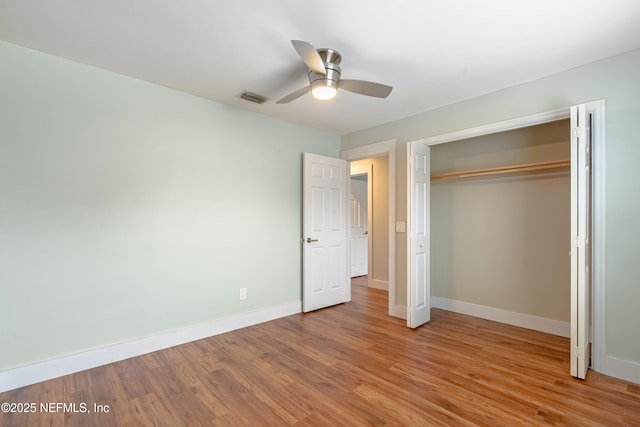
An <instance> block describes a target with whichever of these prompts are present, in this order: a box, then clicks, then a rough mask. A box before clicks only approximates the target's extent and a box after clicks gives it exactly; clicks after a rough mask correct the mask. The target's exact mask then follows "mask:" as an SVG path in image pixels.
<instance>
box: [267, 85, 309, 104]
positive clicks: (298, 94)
mask: <svg viewBox="0 0 640 427" xmlns="http://www.w3.org/2000/svg"><path fill="white" fill-rule="evenodd" d="M309 91H311V86H307V87H303V88H302V89H298V90H297V91H295V92H293V93H290V94H289V95H287V96H285V97H284V98H282V99H280V100H278V101H277V102H276V104H286V103H287V102H291V101H293V100H294V99H298V98H300V97H301V96H302V95H304V94H306V93H309Z"/></svg>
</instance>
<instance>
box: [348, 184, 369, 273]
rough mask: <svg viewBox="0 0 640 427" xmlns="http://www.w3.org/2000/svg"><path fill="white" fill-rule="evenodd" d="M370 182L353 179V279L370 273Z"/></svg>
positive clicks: (351, 230) (351, 243)
mask: <svg viewBox="0 0 640 427" xmlns="http://www.w3.org/2000/svg"><path fill="white" fill-rule="evenodd" d="M368 187H369V185H368V182H367V181H361V180H357V179H353V178H352V179H351V190H350V195H349V213H350V221H349V240H350V247H351V277H358V276H365V275H367V274H368V272H369V257H368V252H369V231H368V230H369V228H370V227H369V225H368V222H367V218H368V208H367V207H368V201H367V198H368V194H367V193H368Z"/></svg>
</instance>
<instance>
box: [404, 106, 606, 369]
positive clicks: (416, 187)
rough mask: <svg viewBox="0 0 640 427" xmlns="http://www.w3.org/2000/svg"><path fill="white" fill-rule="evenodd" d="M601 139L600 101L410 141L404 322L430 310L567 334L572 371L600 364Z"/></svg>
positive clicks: (424, 318)
mask: <svg viewBox="0 0 640 427" xmlns="http://www.w3.org/2000/svg"><path fill="white" fill-rule="evenodd" d="M568 118H570V121H569V120H567V119H568ZM554 128H555V131H554ZM554 132H559V133H554ZM530 134H540V135H542V137H541V139H540V140H536V139H535V138H534V139H531V138H530ZM545 135H547V136H545ZM553 135H561V136H562V138H558V137H557V136H553ZM505 136H509V141H507V140H503V139H504V137H505ZM528 140H529V142H526V141H528ZM482 141H485V142H484V143H482ZM536 141H539V142H536ZM445 143H447V144H445ZM449 143H450V144H449ZM567 143H568V144H567ZM604 144H605V138H604V101H603V100H601V101H595V102H590V103H587V104H581V105H578V106H574V107H571V108H566V109H561V110H556V111H551V112H546V113H540V114H536V115H532V116H527V117H522V118H518V119H512V120H507V121H504V122H498V123H494V124H490V125H485V126H480V127H477V128H472V129H465V130H462V131H456V132H452V133H449V134H444V135H439V136H435V137H430V138H425V139H422V140H418V141H412V142H409V143H408V144H407V170H408V173H407V182H408V185H407V201H408V203H407V231H408V239H407V240H408V241H407V255H408V256H407V277H408V280H407V296H408V301H407V302H408V304H407V305H408V307H407V325H408V326H409V327H413V328H415V327H418V326H420V325H421V324H423V323H426V322H428V321H429V319H430V308H431V307H438V308H443V309H446V310H451V311H457V312H460V313H463V314H469V315H472V316H477V317H482V318H486V319H489V320H495V321H498V322H503V323H508V324H512V325H516V326H521V327H525V328H530V329H536V330H541V331H544V332H548V333H552V334H556V335H562V336H570V338H571V339H570V341H571V349H570V354H571V373H572V375H574V376H577V377H578V378H584V376H585V375H586V370H587V368H588V366H589V357H590V356H592V367H593V369H594V370H599V367H600V361H601V360H602V358H603V357H604V354H605V352H604V304H603V297H604V274H603V273H604V243H603V242H604V224H605V218H604V214H605V210H604V198H605V194H604V190H605V186H604V176H605V171H604V167H605V162H604V153H605V150H604ZM447 146H448V147H447ZM432 158H433V161H432ZM567 171H569V172H570V173H568V172H567ZM432 180H433V182H432ZM568 185H569V186H568ZM509 212H511V214H509ZM585 224H588V225H587V226H585ZM567 228H569V229H570V232H567ZM576 230H577V231H576ZM576 233H577V234H576ZM535 248H538V249H535ZM546 294H549V295H551V297H550V298H545V295H546ZM591 297H592V298H591ZM589 348H592V350H593V354H592V355H590V354H589ZM576 367H577V368H576Z"/></svg>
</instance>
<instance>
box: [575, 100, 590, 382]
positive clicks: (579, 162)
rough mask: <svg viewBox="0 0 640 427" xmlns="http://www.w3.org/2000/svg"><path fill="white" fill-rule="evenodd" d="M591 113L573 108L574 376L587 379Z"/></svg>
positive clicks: (588, 348)
mask: <svg viewBox="0 0 640 427" xmlns="http://www.w3.org/2000/svg"><path fill="white" fill-rule="evenodd" d="M590 207H591V114H590V113H589V112H588V111H587V108H586V106H585V105H578V106H574V107H571V375H573V376H574V377H578V378H582V379H584V378H585V377H586V375H587V370H588V369H589V362H590V357H591V346H590V335H589V324H590V322H589V320H590V314H591V301H590V291H591V273H590V267H591V265H590V264H591V208H590Z"/></svg>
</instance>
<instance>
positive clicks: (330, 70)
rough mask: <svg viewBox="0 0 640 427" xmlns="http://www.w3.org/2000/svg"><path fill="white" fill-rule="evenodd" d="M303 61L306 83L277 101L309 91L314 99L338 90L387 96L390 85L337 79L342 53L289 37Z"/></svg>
mask: <svg viewBox="0 0 640 427" xmlns="http://www.w3.org/2000/svg"><path fill="white" fill-rule="evenodd" d="M291 44H292V45H293V47H294V48H295V50H296V52H298V55H300V57H301V58H302V61H304V63H305V64H306V66H307V67H308V68H309V71H308V73H307V74H308V77H309V86H306V87H303V88H302V89H298V90H297V91H295V92H293V93H290V94H289V95H287V96H285V97H284V98H282V99H280V100H279V101H277V104H286V103H288V102H291V101H293V100H294V99H297V98H300V97H301V96H302V95H305V94H307V93H308V92H311V94H312V95H313V97H314V98H316V99H318V100H321V101H329V100H331V99H333V98H335V96H336V94H337V93H338V89H344V90H348V91H349V92H354V93H358V94H360V95H366V96H374V97H376V98H386V97H387V96H389V94H390V93H391V90H392V89H393V87H391V86H387V85H383V84H380V83H373V82H367V81H364V80H347V79H340V75H341V70H340V67H339V66H338V64H340V62H341V61H342V55H340V53H338V51H336V50H333V49H325V48H323V49H316V48H315V47H313V45H312V44H311V43H308V42H305V41H302V40H291Z"/></svg>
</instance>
